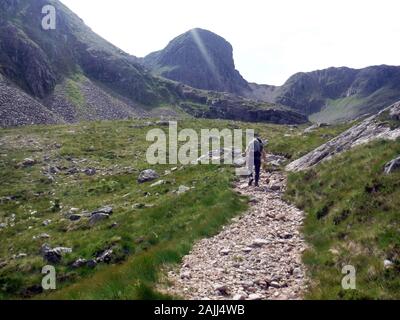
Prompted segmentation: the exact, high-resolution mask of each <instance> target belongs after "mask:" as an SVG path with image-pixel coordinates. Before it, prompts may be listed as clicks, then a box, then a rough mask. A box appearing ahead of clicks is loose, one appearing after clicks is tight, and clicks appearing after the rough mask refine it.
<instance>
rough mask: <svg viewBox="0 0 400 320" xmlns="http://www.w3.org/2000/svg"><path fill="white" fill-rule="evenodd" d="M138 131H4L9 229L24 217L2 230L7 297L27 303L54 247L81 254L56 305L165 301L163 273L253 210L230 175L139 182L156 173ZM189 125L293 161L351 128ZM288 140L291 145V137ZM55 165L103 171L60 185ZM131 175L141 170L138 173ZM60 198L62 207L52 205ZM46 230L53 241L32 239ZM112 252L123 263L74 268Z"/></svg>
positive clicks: (67, 271)
mask: <svg viewBox="0 0 400 320" xmlns="http://www.w3.org/2000/svg"><path fill="white" fill-rule="evenodd" d="M132 123H134V122H131V121H116V122H93V123H82V124H78V125H65V126H47V127H46V126H33V127H24V128H18V129H2V130H1V131H0V169H1V170H0V179H1V181H2V188H1V190H0V198H2V197H6V196H11V195H12V196H15V197H16V199H15V200H12V201H3V202H0V223H2V222H5V221H7V220H8V221H10V218H11V215H12V214H13V213H14V214H15V215H16V221H15V226H14V227H8V228H6V229H3V230H1V231H0V239H1V242H0V243H1V245H0V257H1V259H0V262H2V261H6V262H7V263H8V264H7V265H6V266H5V267H2V268H0V283H1V288H2V289H1V291H0V298H10V297H21V296H22V293H23V292H24V290H25V289H26V288H27V287H30V286H32V285H35V284H36V285H37V284H40V281H41V277H42V276H41V274H40V271H41V268H42V266H43V264H44V262H43V260H42V258H41V256H40V254H39V248H40V246H41V245H42V244H43V243H45V242H47V243H49V244H50V245H52V246H67V247H72V248H73V250H74V251H73V253H72V254H70V255H67V256H65V258H64V260H63V262H62V264H61V265H59V266H57V272H58V277H59V279H60V280H59V282H58V285H59V288H63V287H65V289H62V290H58V291H57V292H56V293H55V295H54V296H52V297H56V298H112V299H114V298H149V297H157V294H156V293H154V292H153V291H152V287H153V286H154V283H155V281H156V279H157V274H158V270H159V269H160V267H161V266H162V265H163V264H164V263H173V262H178V261H179V259H180V258H181V257H182V255H184V254H185V253H186V252H188V250H189V249H190V247H191V245H192V243H193V241H195V240H196V239H198V238H202V237H205V236H209V235H211V234H214V233H215V232H217V230H218V229H219V227H220V226H221V225H223V224H224V223H226V221H228V220H229V218H230V217H233V216H234V215H236V214H238V213H240V212H242V211H243V210H244V209H245V207H246V201H243V199H241V198H240V197H239V196H238V195H236V194H234V193H233V192H232V190H231V183H232V179H234V175H233V172H232V171H231V169H230V168H224V167H221V166H198V167H191V166H188V167H185V168H183V169H182V170H178V171H176V172H174V173H173V174H171V175H169V176H166V177H164V178H163V179H165V180H167V181H169V182H170V183H169V184H166V185H163V186H159V187H156V188H151V187H150V186H149V184H144V185H139V184H137V182H136V178H137V175H138V172H139V171H140V170H141V169H145V168H147V167H149V166H148V165H147V164H146V163H145V157H144V156H145V150H146V149H147V146H148V145H149V144H150V143H149V142H146V141H145V134H146V132H147V130H148V129H149V128H131V127H130V126H131V125H132ZM180 127H181V128H194V129H195V130H197V131H198V130H200V129H201V128H214V127H215V128H220V129H222V128H230V129H235V128H254V129H256V130H257V131H258V132H260V133H261V134H262V135H263V136H264V137H268V138H269V139H270V141H271V144H270V147H269V149H270V150H271V151H273V152H276V153H285V154H287V155H289V156H291V157H297V156H298V155H301V154H304V153H306V152H308V151H309V150H311V149H313V148H315V147H317V146H318V145H319V144H320V143H321V142H323V141H326V139H328V137H329V134H337V133H339V132H340V131H342V130H343V129H344V128H340V129H337V128H336V129H331V128H322V129H321V130H320V131H318V132H314V133H311V134H308V135H306V136H305V137H302V136H299V133H300V132H302V130H303V129H304V127H301V128H298V129H296V128H290V127H287V126H276V125H264V124H244V123H237V122H230V121H210V120H187V121H184V122H180ZM285 134H286V135H288V134H290V135H291V137H284V135H285ZM299 137H301V142H300V143H299ZM56 144H60V146H61V148H60V146H56ZM45 156H49V158H50V162H49V164H47V163H46V162H44V161H43V158H44V157H45ZM26 157H32V158H35V159H37V160H38V161H39V163H38V164H37V165H35V166H33V167H31V168H16V167H15V166H16V164H18V163H19V162H20V161H22V160H23V159H24V158H26ZM70 158H72V159H74V160H75V161H76V163H75V164H74V163H73V162H71V160H70ZM85 159H86V160H85ZM49 165H50V166H58V167H61V168H62V167H65V168H71V167H77V168H78V169H80V170H81V169H85V168H90V167H94V168H97V171H98V172H97V175H95V176H86V175H85V174H84V173H79V174H77V175H73V176H69V175H66V174H65V170H64V171H62V172H61V173H58V174H56V175H55V182H51V181H49V180H48V178H46V177H45V175H43V173H42V170H44V169H47V167H48V166H49ZM125 167H132V168H133V169H134V171H131V173H129V171H128V170H126V169H124V168H125ZM170 167H173V165H172V166H155V169H157V170H158V171H159V172H160V173H163V172H164V170H165V169H168V168H170ZM180 185H187V186H194V187H195V189H194V190H193V191H190V192H189V193H187V194H185V195H182V196H177V195H176V194H174V193H172V191H173V190H177V188H178V187H179V186H180ZM57 199H58V200H59V201H60V203H61V206H62V208H61V209H57V208H54V207H53V206H52V202H55V201H57ZM136 203H147V204H152V205H154V207H152V208H145V209H135V208H133V207H132V205H134V204H136ZM103 205H113V207H114V212H115V213H114V214H113V216H112V218H111V219H110V220H109V221H106V222H102V223H99V224H98V225H96V226H95V227H93V228H90V227H89V226H88V224H87V222H85V221H84V220H82V221H79V222H70V221H69V220H68V219H65V217H64V213H66V212H67V211H68V210H69V209H70V208H73V207H75V208H80V209H81V210H82V211H83V210H88V211H90V210H93V209H96V208H98V207H101V206H103ZM35 211H36V213H33V214H31V213H32V212H35ZM46 219H51V220H52V223H51V224H50V225H49V226H47V227H46V226H43V225H42V223H43V221H44V220H46ZM113 222H118V223H119V227H118V228H114V229H110V228H109V226H110V225H111V224H112V223H113ZM43 232H45V233H48V234H49V235H50V236H51V238H50V239H44V240H40V239H38V240H33V237H34V236H38V235H40V234H41V233H43ZM5 239H7V242H5V241H4V240H5ZM138 239H140V240H141V241H137V240H138ZM109 247H113V248H114V249H115V252H116V253H117V256H116V259H117V260H121V261H122V262H121V263H119V264H116V265H112V266H108V265H99V266H98V267H97V268H96V269H95V270H90V269H87V268H82V269H78V270H73V269H71V268H70V267H69V264H70V263H71V262H73V261H75V259H77V258H79V257H83V258H86V259H91V258H93V257H94V255H95V254H96V252H98V251H101V250H104V249H105V248H109ZM19 253H26V254H27V257H25V258H20V259H12V256H13V255H14V254H19ZM16 270H18V272H15V271H16ZM82 279H87V280H83V281H82ZM78 282H79V284H78ZM70 284H75V285H73V286H69V285H70ZM68 286H69V287H68ZM67 287H68V288H67Z"/></svg>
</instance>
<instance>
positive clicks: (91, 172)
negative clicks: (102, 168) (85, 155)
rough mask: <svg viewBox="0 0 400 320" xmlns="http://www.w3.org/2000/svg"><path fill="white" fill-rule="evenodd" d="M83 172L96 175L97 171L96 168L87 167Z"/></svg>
mask: <svg viewBox="0 0 400 320" xmlns="http://www.w3.org/2000/svg"><path fill="white" fill-rule="evenodd" d="M83 173H84V174H86V175H87V176H94V175H96V173H97V171H96V169H95V168H86V169H85V170H83Z"/></svg>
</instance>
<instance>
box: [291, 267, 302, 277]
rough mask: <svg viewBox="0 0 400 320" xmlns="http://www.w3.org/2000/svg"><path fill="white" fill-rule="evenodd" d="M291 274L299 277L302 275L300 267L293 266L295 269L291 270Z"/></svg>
mask: <svg viewBox="0 0 400 320" xmlns="http://www.w3.org/2000/svg"><path fill="white" fill-rule="evenodd" d="M293 275H294V276H295V277H300V276H302V275H303V273H302V272H301V269H300V268H295V269H294V270H293Z"/></svg>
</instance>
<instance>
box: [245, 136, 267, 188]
mask: <svg viewBox="0 0 400 320" xmlns="http://www.w3.org/2000/svg"><path fill="white" fill-rule="evenodd" d="M265 145H266V142H264V141H262V140H261V138H260V137H259V136H258V135H256V136H255V138H254V139H253V140H251V141H250V143H249V145H248V146H247V149H246V164H247V169H248V172H249V186H252V185H253V182H255V186H256V187H258V186H259V181H260V170H261V163H262V160H264V161H265V162H266V160H267V154H266V152H265V148H264V146H265Z"/></svg>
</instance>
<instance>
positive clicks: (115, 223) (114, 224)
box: [110, 222, 118, 229]
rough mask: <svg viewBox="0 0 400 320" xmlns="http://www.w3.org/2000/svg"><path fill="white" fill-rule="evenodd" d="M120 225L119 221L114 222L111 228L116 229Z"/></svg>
mask: <svg viewBox="0 0 400 320" xmlns="http://www.w3.org/2000/svg"><path fill="white" fill-rule="evenodd" d="M116 227H118V223H117V222H113V223H112V225H111V226H110V229H114V228H116Z"/></svg>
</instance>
